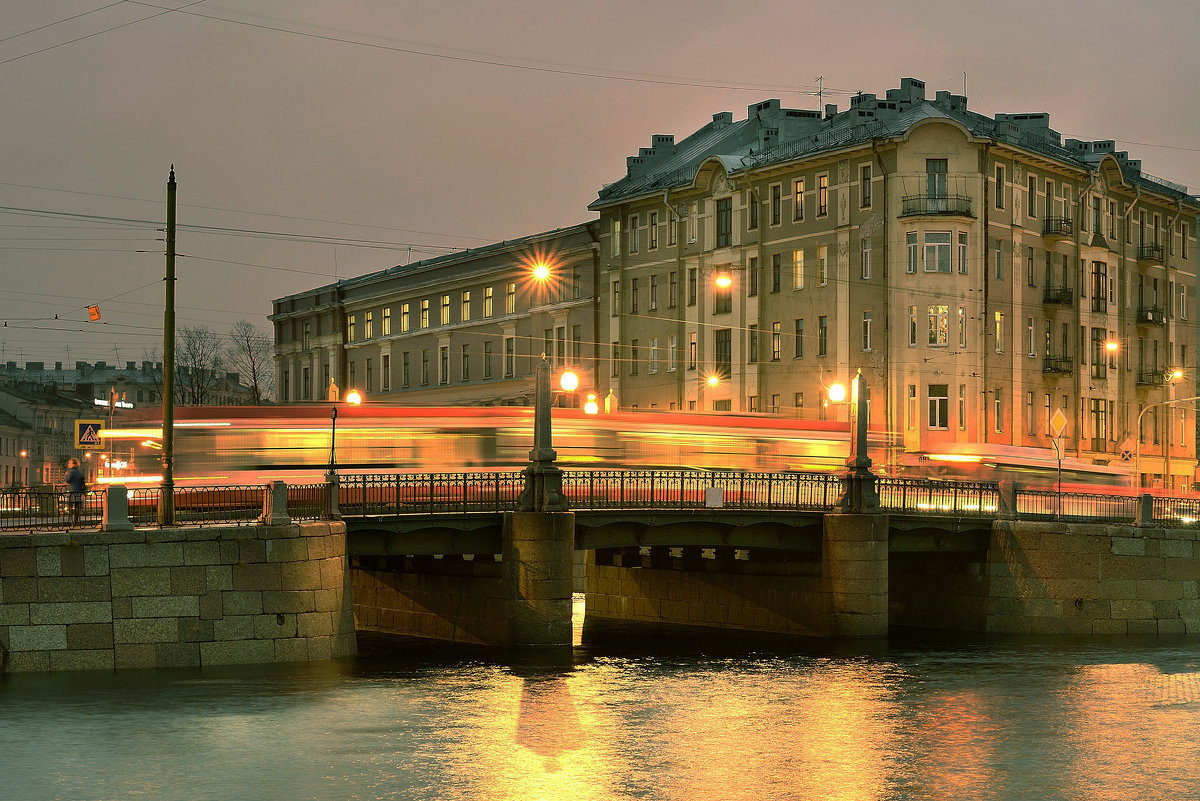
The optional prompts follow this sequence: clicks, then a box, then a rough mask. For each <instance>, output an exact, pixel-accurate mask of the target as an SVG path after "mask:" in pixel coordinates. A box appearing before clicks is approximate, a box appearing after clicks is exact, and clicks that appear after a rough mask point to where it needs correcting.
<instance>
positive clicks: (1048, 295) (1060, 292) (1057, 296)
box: [1042, 286, 1074, 306]
mask: <svg viewBox="0 0 1200 801" xmlns="http://www.w3.org/2000/svg"><path fill="white" fill-rule="evenodd" d="M1073 302H1074V293H1073V292H1072V290H1071V288H1070V287H1065V286H1048V287H1046V288H1045V289H1043V290H1042V303H1057V304H1060V305H1062V306H1070V305H1071V304H1072V303H1073Z"/></svg>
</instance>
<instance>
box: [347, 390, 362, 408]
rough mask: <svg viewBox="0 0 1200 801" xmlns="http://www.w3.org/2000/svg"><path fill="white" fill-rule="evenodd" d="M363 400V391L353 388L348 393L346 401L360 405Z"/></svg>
mask: <svg viewBox="0 0 1200 801" xmlns="http://www.w3.org/2000/svg"><path fill="white" fill-rule="evenodd" d="M362 400H363V398H362V393H361V392H359V391H358V390H357V389H352V390H350V391H349V392H347V393H346V403H349V404H351V405H352V406H358V405H359V404H360V403H362Z"/></svg>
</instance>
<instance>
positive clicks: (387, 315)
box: [383, 306, 392, 337]
mask: <svg viewBox="0 0 1200 801" xmlns="http://www.w3.org/2000/svg"><path fill="white" fill-rule="evenodd" d="M383 335H384V336H385V337H390V336H391V335H392V307H391V306H388V307H387V308H385V309H384V310H383Z"/></svg>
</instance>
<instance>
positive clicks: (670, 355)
mask: <svg viewBox="0 0 1200 801" xmlns="http://www.w3.org/2000/svg"><path fill="white" fill-rule="evenodd" d="M678 350H679V340H678V339H677V338H676V336H675V335H674V334H671V335H670V336H669V337H667V372H668V373H673V372H675V370H676V368H677V366H678V361H679V359H678Z"/></svg>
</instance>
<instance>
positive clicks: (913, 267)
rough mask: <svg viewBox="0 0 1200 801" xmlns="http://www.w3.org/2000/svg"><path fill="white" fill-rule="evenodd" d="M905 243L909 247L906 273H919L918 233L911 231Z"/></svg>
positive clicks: (919, 251)
mask: <svg viewBox="0 0 1200 801" xmlns="http://www.w3.org/2000/svg"><path fill="white" fill-rule="evenodd" d="M905 242H906V243H907V245H908V247H907V250H908V263H907V266H906V268H905V272H909V273H915V272H916V271H917V262H918V261H919V259H920V253H921V250H920V245H918V244H917V232H916V231H910V232H909V233H908V235H907V236H906V237H905Z"/></svg>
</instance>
